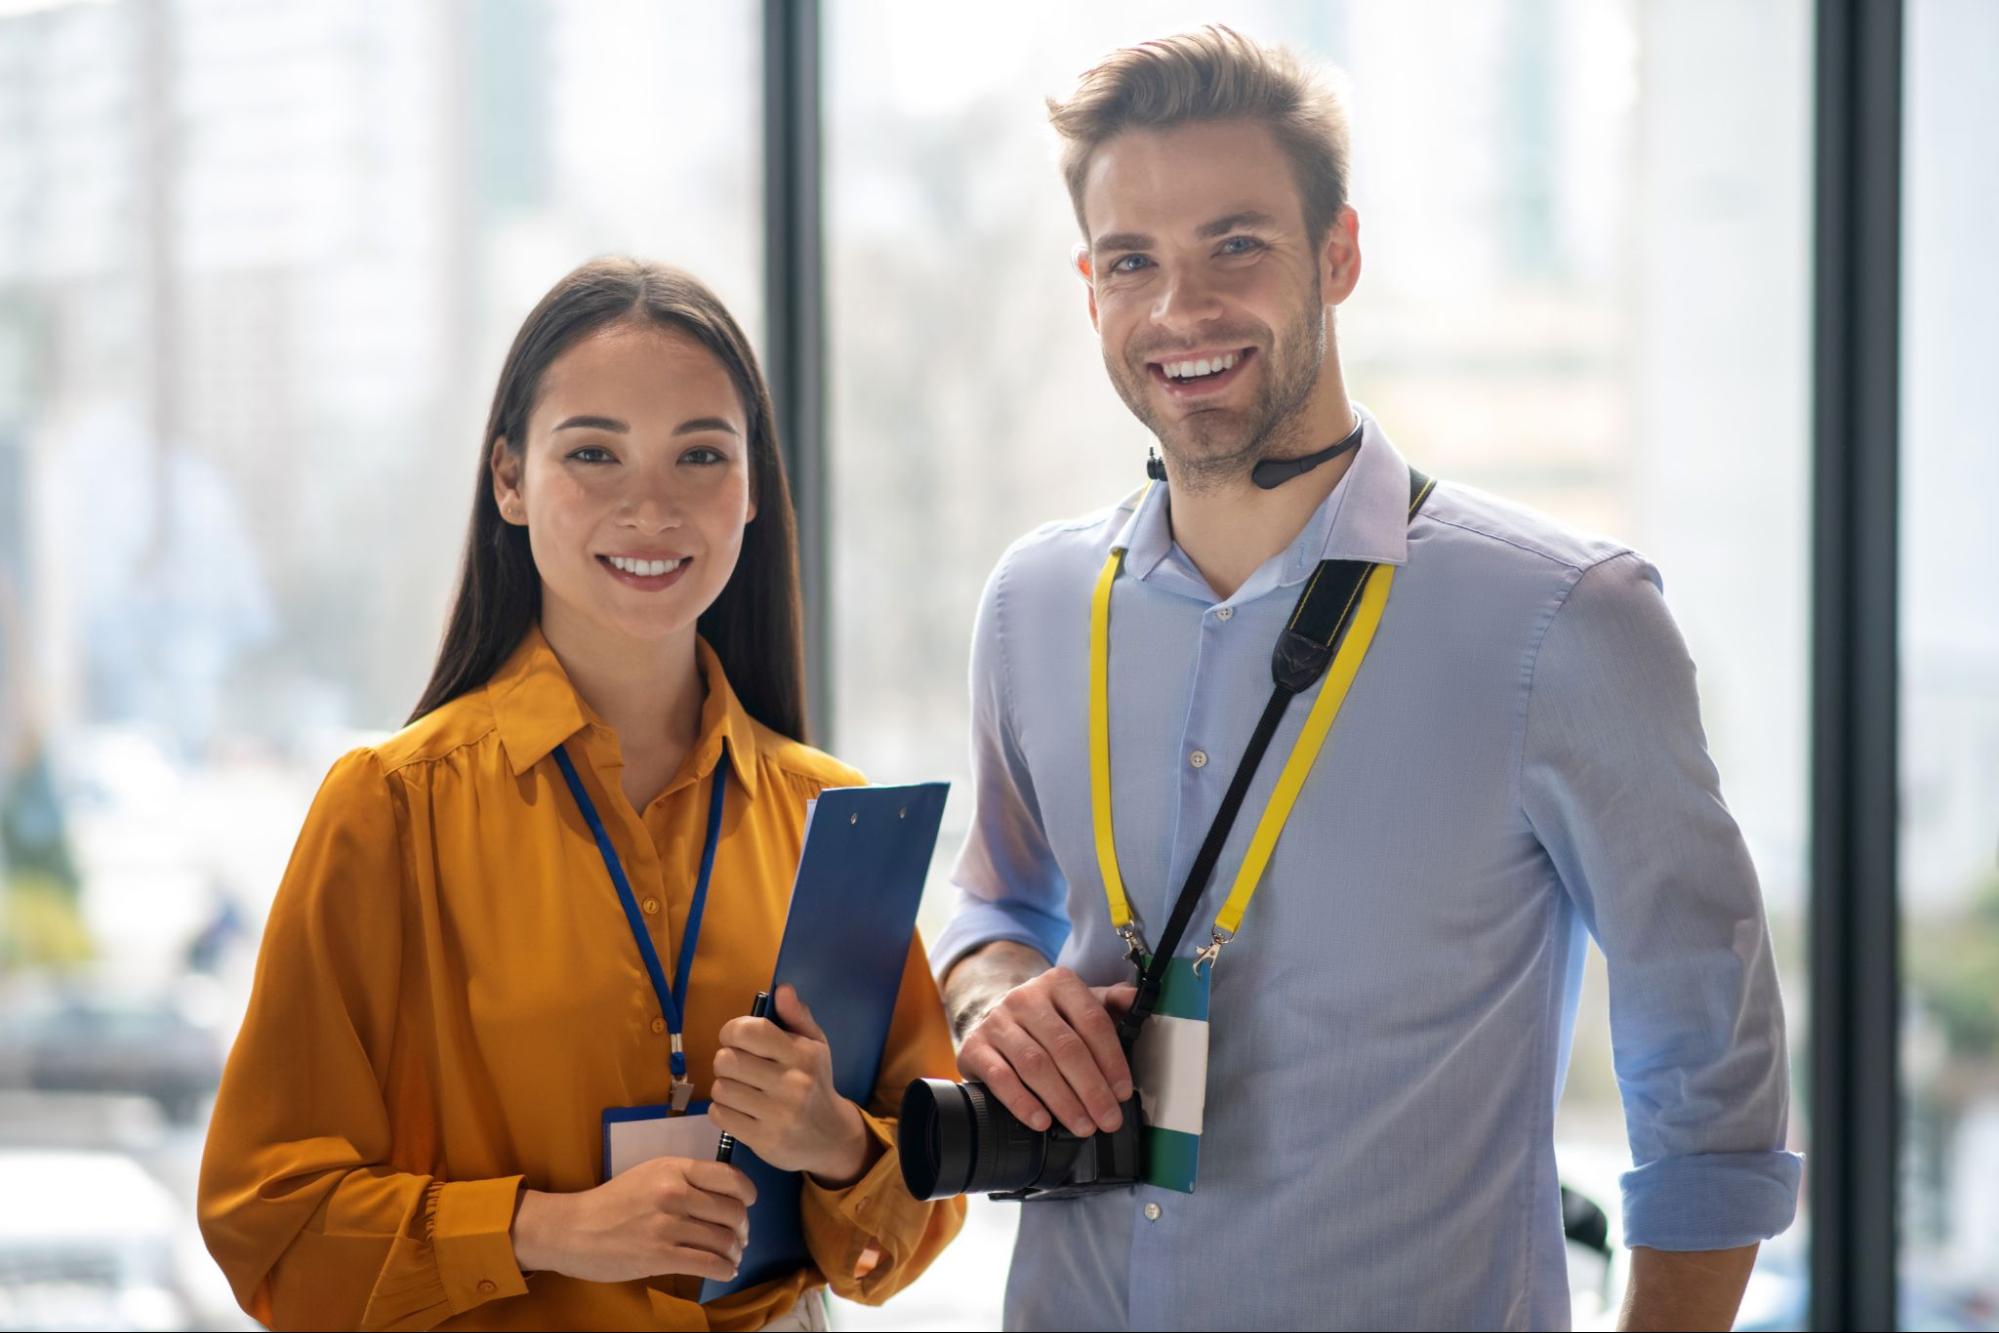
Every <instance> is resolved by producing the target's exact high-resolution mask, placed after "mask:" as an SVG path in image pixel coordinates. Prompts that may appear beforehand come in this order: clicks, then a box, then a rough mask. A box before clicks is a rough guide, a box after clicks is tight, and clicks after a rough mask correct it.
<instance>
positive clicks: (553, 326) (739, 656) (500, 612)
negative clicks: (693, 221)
mask: <svg viewBox="0 0 1999 1333" xmlns="http://www.w3.org/2000/svg"><path fill="white" fill-rule="evenodd" d="M621 323H622V324H652V325H657V326H658V327H660V328H663V329H669V330H672V331H674V332H676V333H684V334H686V335H687V336H689V337H691V338H693V339H694V340H695V341H696V342H699V343H700V344H701V345H702V346H704V347H706V348H707V349H708V350H709V351H710V352H713V353H714V354H715V357H716V359H717V360H719V361H720V362H721V363H722V365H723V367H724V368H725V369H726V370H727V371H728V372H729V378H730V379H732V380H734V381H735V385H736V392H738V393H739V394H741V395H742V399H743V411H744V413H745V415H747V416H748V417H749V426H750V438H749V455H750V484H751V485H753V486H755V487H756V499H757V509H756V517H755V518H754V519H752V520H751V521H750V524H749V526H748V527H746V528H745V529H744V530H743V547H742V553H741V555H740V556H739V557H738V558H737V560H736V569H735V572H734V573H733V574H731V575H730V576H729V582H728V584H727V586H725V587H724V588H723V589H722V592H721V595H720V596H718V597H716V599H715V602H714V605H712V606H710V607H709V608H708V609H707V610H706V611H704V612H702V613H701V618H700V620H699V621H698V622H696V628H697V629H698V630H699V632H700V634H701V636H702V637H703V638H705V639H707V640H708V642H709V644H710V646H712V647H713V648H714V649H715V655H716V656H717V657H719V658H721V660H722V669H723V671H724V672H726V673H727V674H728V677H729V684H730V686H731V687H732V688H733V689H734V690H735V692H736V697H737V698H738V699H739V700H741V701H742V705H743V707H744V708H745V709H746V710H748V712H749V714H750V716H752V717H754V718H756V719H757V720H758V721H759V722H761V723H763V724H764V725H765V726H767V727H769V728H771V729H772V730H773V731H778V732H782V733H783V734H785V735H787V736H790V737H792V738H793V739H794V740H799V741H803V740H805V739H806V727H805V652H804V646H803V644H804V635H803V631H802V630H801V628H800V612H801V608H800V601H799V592H798V547H797V538H796V536H795V533H794V529H793V522H792V515H791V488H790V486H789V485H788V484H787V483H786V481H785V476H784V460H783V459H782V458H781V457H780V456H779V454H778V449H777V422H776V419H775V416H774V414H773V413H772V411H771V405H770V392H769V390H767V389H766V388H765V387H764V379H763V372H762V371H760V370H759V369H758V368H757V361H756V355H755V354H754V353H753V352H752V351H751V350H750V345H749V340H748V339H746V338H744V337H743V331H742V329H741V328H739V327H737V324H736V321H735V320H734V319H733V318H731V317H730V315H729V312H728V310H727V309H725V308H724V307H723V305H722V303H721V301H720V300H718V299H717V298H716V296H715V294H714V293H713V292H711V291H709V290H708V288H707V287H706V286H704V285H703V284H702V283H701V282H700V280H698V279H697V278H695V277H693V276H692V275H691V274H688V273H683V272H681V271H680V270H679V269H676V268H670V267H668V266H667V265H665V264H654V263H648V262H645V261H642V260H636V259H622V258H619V259H597V260H593V261H591V262H590V263H588V264H585V265H583V266H582V267H581V268H579V269H576V270H575V271H574V272H572V273H570V274H569V275H568V276H567V277H565V278H563V279H562V281H560V282H558V283H556V284H555V286H554V287H553V288H552V289H551V290H550V291H549V293H548V295H546V296H544V297H542V298H541V304H539V305H537V306H536V307H535V308H534V310H533V312H532V313H530V314H529V315H528V317H527V322H526V323H525V324H523V325H521V331H520V333H519V334H517V335H516V336H515V338H514V345H513V347H512V348H510V349H509V350H508V352H507V360H506V364H505V365H504V366H503V367H502V368H501V370H500V383H499V387H498V388H497V389H495V390H494V392H493V410H492V412H491V414H490V415H489V416H488V417H487V419H486V434H485V438H484V439H483V440H482V441H481V442H480V449H479V466H478V468H477V471H476V476H475V479H474V482H473V486H472V524H471V529H470V531H469V532H468V534H467V536H466V539H465V562H464V567H463V568H462V570H461V571H460V573H459V577H458V595H457V597H456V599H455V600H454V602H453V604H452V608H451V620H450V623H449V625H448V626H447V627H446V629H445V631H444V646H443V648H442V649H441V650H439V652H438V655H437V666H436V669H434V670H433V671H432V672H431V675H430V684H429V685H428V686H427V687H425V689H424V692H423V698H422V700H421V701H420V702H418V704H417V706H416V711H414V712H413V713H411V714H410V721H412V722H414V721H416V720H417V719H418V718H420V717H422V716H423V715H424V714H426V713H428V712H431V711H432V710H433V709H437V708H441V707H443V706H444V705H445V704H447V703H449V702H451V701H452V700H453V699H456V698H457V697H458V696H459V695H461V694H465V693H467V692H468V691H471V690H476V689H478V688H479V687H480V686H481V685H484V684H485V683H486V682H487V681H489V680H491V679H492V678H493V673H494V672H495V671H498V670H499V669H500V666H501V664H502V663H504V662H505V661H506V660H507V657H508V655H509V654H511V653H512V652H513V650H514V649H515V648H516V647H517V646H518V645H519V644H520V641H521V638H522V637H523V636H524V635H525V634H526V633H527V632H528V629H529V627H530V626H532V625H533V624H534V622H535V620H536V619H537V618H538V617H539V616H540V615H541V576H540V575H539V574H537V573H536V572H535V567H534V555H533V553H532V551H530V549H529V547H528V534H527V529H526V528H524V527H516V526H515V525H513V524H511V523H508V522H506V521H505V520H504V519H502V518H501V517H500V509H499V505H498V504H497V503H496V502H495V501H494V499H493V478H492V474H491V471H490V464H489V459H490V458H491V457H492V453H493V443H494V441H496V440H501V439H504V440H506V442H507V447H508V448H509V449H511V450H512V451H513V452H514V453H516V454H519V453H520V452H521V450H522V449H523V448H524V447H525V445H526V443H527V426H528V415H529V413H531V412H532V411H533V410H534V404H535V397H536V395H537V394H538V393H539V392H540V389H541V379H542V375H543V374H544V373H545V372H546V371H547V370H548V367H549V365H550V363H552V362H553V361H554V360H555V359H556V358H557V357H559V356H561V355H562V353H563V352H565V351H567V350H568V349H569V348H570V347H571V346H573V345H574V344H575V343H576V341H577V340H578V339H580V338H582V337H584V336H585V335H587V334H590V333H594V332H596V331H597V330H599V329H603V328H606V327H609V326H610V325H613V324H621Z"/></svg>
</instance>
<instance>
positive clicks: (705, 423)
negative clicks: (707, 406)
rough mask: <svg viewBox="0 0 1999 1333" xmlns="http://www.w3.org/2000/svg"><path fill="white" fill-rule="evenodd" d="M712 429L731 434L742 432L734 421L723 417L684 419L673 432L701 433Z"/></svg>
mask: <svg viewBox="0 0 1999 1333" xmlns="http://www.w3.org/2000/svg"><path fill="white" fill-rule="evenodd" d="M711 430H719V431H722V432H724V433H725V434H729V435H741V434H742V432H741V431H739V430H737V429H736V427H735V424H734V423H733V422H729V421H725V420H723V419H722V418H721V417H695V418H694V419H693V420H692V421H683V422H681V423H680V424H679V425H678V426H675V427H674V428H673V433H674V434H675V435H699V434H701V433H702V432H703V431H711Z"/></svg>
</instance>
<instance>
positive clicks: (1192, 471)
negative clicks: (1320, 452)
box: [1104, 282, 1327, 492]
mask: <svg viewBox="0 0 1999 1333" xmlns="http://www.w3.org/2000/svg"><path fill="white" fill-rule="evenodd" d="M1324 309H1325V307H1324V306H1323V304H1322V303H1321V300H1320V288H1319V284H1318V283H1317V282H1314V283H1313V284H1312V299H1311V300H1310V302H1308V303H1307V304H1306V305H1305V306H1304V307H1303V308H1302V309H1300V310H1299V311H1298V312H1297V316H1296V318H1294V319H1293V320H1292V322H1291V324H1290V326H1289V327H1288V328H1287V329H1286V330H1285V333H1284V336H1283V337H1281V338H1274V339H1271V340H1269V341H1268V342H1267V343H1266V344H1264V345H1263V359H1264V360H1265V361H1267V362H1268V363H1269V364H1268V365H1267V366H1266V367H1264V372H1263V375H1264V377H1263V387H1262V390H1261V391H1260V392H1259V393H1258V394H1257V396H1256V401H1255V402H1254V403H1252V404H1251V405H1250V406H1249V407H1248V408H1247V409H1246V410H1242V411H1234V410H1229V411H1224V410H1221V409H1215V410H1211V411H1206V412H1197V413H1195V414H1194V415H1192V416H1188V417H1177V418H1176V417H1168V416H1166V415H1164V414H1163V413H1161V412H1160V411H1159V410H1157V407H1156V405H1155V404H1154V402H1153V399H1152V396H1151V394H1150V392H1149V391H1150V389H1151V387H1152V385H1151V372H1150V370H1148V369H1147V368H1146V366H1145V361H1146V360H1149V359H1151V357H1150V356H1149V355H1147V356H1141V357H1140V358H1138V365H1137V366H1136V367H1133V366H1131V365H1129V364H1127V363H1126V362H1124V361H1121V360H1117V359H1114V358H1113V357H1112V356H1111V355H1110V352H1109V350H1108V349H1106V351H1105V355H1104V367H1105V369H1106V370H1107V371H1109V372H1110V377H1111V383H1112V385H1113V386H1114V387H1115V388H1116V389H1117V392H1118V397H1120V398H1122V399H1124V403H1125V406H1126V407H1128V408H1130V409H1131V412H1132V415H1133V416H1135V417H1137V418H1138V419H1139V420H1140V421H1141V422H1143V423H1144V424H1145V427H1146V429H1147V430H1149V431H1151V432H1152V434H1153V437H1154V438H1155V439H1157V440H1158V441H1159V447H1160V449H1161V450H1163V451H1164V452H1165V454H1166V456H1167V457H1168V458H1170V459H1172V460H1173V479H1174V481H1175V483H1176V484H1180V485H1182V486H1184V487H1185V489H1187V490H1188V491H1190V492H1193V491H1211V490H1221V489H1226V488H1227V487H1229V486H1231V485H1234V484H1236V483H1237V482H1239V481H1240V480H1241V479H1242V478H1244V477H1246V476H1248V475H1249V470H1250V469H1251V468H1252V467H1254V466H1255V465H1256V464H1257V463H1259V462H1261V461H1262V460H1263V459H1265V458H1267V457H1285V456H1289V455H1290V454H1292V453H1295V452H1296V451H1297V448H1296V446H1297V443H1298V441H1297V436H1298V433H1299V430H1300V423H1299V418H1300V417H1301V416H1302V414H1303V411H1304V408H1305V405H1306V403H1307V401H1308V400H1309V399H1310V398H1311V396H1312V390H1313V388H1314V387H1316V386H1317V384H1318V381H1319V371H1320V368H1321V367H1323V366H1324V365H1325V360H1326V350H1327V339H1326V323H1325V315H1324ZM1244 341H1245V342H1246V343H1252V344H1253V343H1254V341H1255V340H1253V339H1245V340H1244Z"/></svg>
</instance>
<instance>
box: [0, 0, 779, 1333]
mask: <svg viewBox="0 0 1999 1333" xmlns="http://www.w3.org/2000/svg"><path fill="white" fill-rule="evenodd" d="M0 9H4V11H5V13H4V16H0V885H3V886H4V898H0V906H4V931H0V1180H5V1181H6V1182H7V1183H6V1184H5V1185H4V1186H0V1325H6V1326H9V1327H13V1326H21V1327H37V1326H41V1327H47V1326H67V1327H161V1328H170V1327H201V1328H218V1327H246V1326H248V1325H247V1324H246V1322H245V1319H244V1317H243V1316H242V1315H241V1314H240V1313H239V1312H238V1311H237V1310H236V1308H235V1303H234V1301H233V1300H232V1299H231V1297H230V1295H229V1292H228V1290H227V1289H226V1287H225V1286H224V1285H223V1284H222V1280H221V1277H220V1274H219V1273H217V1272H216V1270H215V1268H214V1266H213V1264H211V1263H210V1262H209V1261H208V1259H207V1256H206V1254H205V1253H204V1252H203V1250H202V1247H201V1242H200V1239H199V1237H198V1235H196V1233H195V1231H194V1218H193V1208H192V1192H193V1185H194V1177H195V1168H196V1164H197V1161H198V1158H199V1153H200V1147H201V1141H202V1134H203V1128H204V1120H205V1108H206V1106H207V1104H208V1098H209V1094H210V1093H211V1092H212V1090H213V1087H214V1084H215V1079H216V1076H217V1065H218V1061H219V1059H220V1058H221V1055H222V1053H223V1052H224V1051H225V1050H226V1049H227V1046H228V1044H229V1042H230V1040H231V1038H232V1036H233V1032H234V1028H235V1024H236V1023H237V1021H238V1020H239V1018H240V1015H241V1013H242V1011H243V1008H244V1006H245V1004H246V1002H247V997H248V988H249V979H250V967H251V964H252V961H253V960H254V958H255V954H256V948H257V943H258V938H259V935H260V932H261V928H262V921H263V916H264V912H265V909H266V907H267V905H268V903H269V900H270V897H271V895H272V893H273V891H274V890H275V889H276V887H277V884H278V879H279V876H280V873H281V872H282V870H283V868H284V864H285V861H286V858H287V856H288V855H289V853H290V850H291V845H292V841H293V839H294V838H295V837H296V835H297V833H298V830H299V825H300V821H301V820H302V818H303V816H304V813H305V810H306V806H307V803H308V802H309V801H310V799H311V797H312V794H313V792H314V790H315V789H316V787H317V785H318V783H319V780H320V778H321V777H322V776H323V775H324V774H325V772H326V769H327V766H328V764H329V763H330V762H331V760H332V759H333V757H334V756H336V755H337V754H339V753H341V752H342V751H343V750H345V749H347V748H349V747H351V746H353V745H356V744H361V743H365V742H367V741H369V740H372V739H375V738H377V737H379V736H380V735H382V734H385V733H386V732H388V731H390V730H393V729H394V728H396V727H397V726H399V725H400V724H401V721H402V719H403V718H404V717H405V716H406V715H407V714H408V712H409V710H410V708H411V706H412V705H413V704H414V703H415V702H416V697H417V694H418V691H419V689H420V688H421V686H422V684H423V682H424V680H425V679H426V678H427V676H428V672H429V667H430V663H431V659H432V655H433V654H434V653H435V651H436V645H437V643H438V639H439V634H440V631H441V629H442V626H443V615H444V608H445V600H446V597H447V595H448V593H449V590H450V588H451V584H452V580H453V577H454V575H455V573H456V568H457V562H458V554H459V547H460V543H461V541H462V539H463V528H462V527H461V524H462V523H463V521H464V515H465V513H466V512H467V509H466V506H467V501H468V500H469V498H470V495H469V491H468V487H469V486H470V484H471V482H472V479H473V473H474V464H475V460H476V458H477V456H478V453H479V435H480V430H481V427H482V425H483V421H484V417H485V412H486V403H487V398H488V396H489V395H490V393H491V392H492V383H493V379H494V377H495V375H496V374H497V372H498V369H499V364H500V360H501V357H502V355H503V353H504V352H505V349H506V346H507V344H508V342H509V341H510V340H511V338H512V336H513V333H514V330H515V328H516V326H517V325H518V324H519V322H520V320H521V318H522V316H524V315H525V314H526V312H527V310H528V308H529V307H530V306H531V304H532V303H533V302H534V301H535V300H536V299H537V298H539V296H540V295H541V293H542V292H543V291H544V290H545V289H546V288H547V287H548V286H549V284H550V283H552V282H553V281H554V280H555V279H556V278H557V277H559V276H560V275H561V274H562V273H563V272H564V271H566V270H567V269H569V268H570V267H571V266H573V265H574V264H576V263H578V262H580V261H581V260H584V259H587V258H589V257H590V256H592V255H594V254H599V253H605V252H610V251H620V250H630V251H635V252H638V253H641V254H645V255H649V256H653V257H657V258H662V259H667V260H671V261H674V262H677V263H679V264H682V265H684V266H686V267H688V268H691V269H693V270H694V271H695V272H697V273H699V274H701V275H702V276H704V277H706V278H707V279H708V280H709V281H710V282H712V283H713V284H714V285H715V286H716V287H717V288H718V290H719V291H720V293H721V294H722V296H723V298H724V299H725V300H726V301H728V302H729V304H730V305H731V306H732V307H733V308H734V309H735V311H736V312H737V313H738V315H739V316H741V317H742V318H743V319H744V320H745V322H746V323H747V324H748V325H749V326H750V328H751V329H752V331H753V332H754V331H758V330H760V328H761V325H762V316H761V311H760V309H759V301H760V294H759V289H760V284H761V264H762V260H761V208H762V205H761V202H760V199H761V179H760V170H759V167H758V151H759V128H758V125H759V106H760V96H759V92H758V82H757V81H758V78H759V71H760V54H759V40H760V32H759V28H758V22H757V10H756V8H755V7H754V6H750V5H719V6H710V5H703V6H679V5H676V6H670V7H669V6H660V5H653V4H649V3H640V2H638V0H632V2H631V3H617V4H611V3H592V4H568V3H556V2H555V0H494V2H493V3H484V4H477V5H468V4H442V5H437V4H417V5H399V4H391V5H323V4H317V3H307V2H306V0H263V2H261V3H257V4H241V3H230V2H229V0H178V2H177V3H173V4H167V3H158V4H154V3H122V4H52V5H26V6H23V5H11V4H10V5H5V6H0ZM691 125H698V126H700V127H701V130H700V132H699V133H690V132H689V131H688V127H689V126H691ZM64 1148H66V1149H75V1150H79V1151H83V1152H86V1153H88V1154H89V1157H88V1159H87V1161H85V1162H83V1163H81V1164H80V1163H78V1162H76V1161H74V1160H69V1161H65V1162H61V1163H58V1162H57V1161H56V1159H54V1158H53V1157H52V1156H51V1154H52V1153H53V1152H55V1151H56V1150H58V1149H64ZM58 1166H60V1169H61V1171H62V1172H64V1173H71V1172H87V1173H88V1174H89V1176H90V1178H91V1179H93V1180H95V1181H97V1182H98V1184H97V1185H96V1186H93V1187H91V1188H88V1189H86V1188H83V1187H80V1186H78V1185H77V1184H76V1183H75V1177H74V1176H66V1177H65V1180H66V1183H65V1184H63V1186H62V1187H61V1188H59V1189H56V1188H51V1189H48V1190H44V1189H41V1188H39V1187H30V1188H28V1189H26V1190H23V1189H21V1188H19V1182H21V1181H23V1180H29V1181H33V1180H38V1179H42V1178H44V1177H49V1176H52V1175H53V1174H54V1173H55V1172H56V1170H57V1167H58ZM65 1210H67V1211H65ZM50 1229H61V1230H64V1231H66V1232H71V1233H73V1235H74V1243H73V1245H72V1246H71V1247H70V1251H69V1252H66V1253H68V1257H67V1258H65V1259H64V1260H63V1261H62V1264H59V1265H56V1266H54V1267H48V1266H46V1265H45V1266H44V1267H43V1268H39V1269H37V1268H32V1267H30V1266H28V1265H29V1257H28V1249H27V1247H28V1245H29V1241H30V1239H31V1234H32V1233H35V1232H38V1231H47V1230H50ZM36 1262H40V1261H36ZM63 1265H67V1267H64V1266H63ZM72 1270H74V1271H72ZM17 1278H18V1279H19V1280H18V1281H17Z"/></svg>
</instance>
